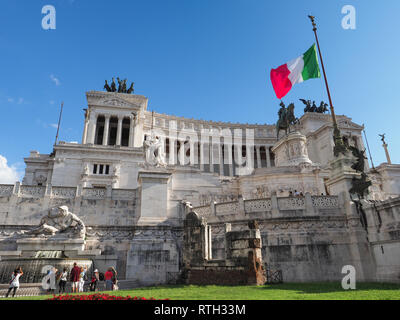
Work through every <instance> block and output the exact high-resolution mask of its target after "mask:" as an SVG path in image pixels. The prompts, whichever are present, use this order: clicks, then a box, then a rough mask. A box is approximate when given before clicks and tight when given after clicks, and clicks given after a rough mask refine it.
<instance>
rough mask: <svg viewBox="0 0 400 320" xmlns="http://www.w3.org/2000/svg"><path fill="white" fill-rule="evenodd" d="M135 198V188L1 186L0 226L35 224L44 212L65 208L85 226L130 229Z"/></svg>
mask: <svg viewBox="0 0 400 320" xmlns="http://www.w3.org/2000/svg"><path fill="white" fill-rule="evenodd" d="M137 197H138V195H137V190H135V189H131V190H128V189H111V188H107V189H105V188H98V189H97V188H81V187H79V186H78V187H75V188H73V187H56V186H51V185H50V184H48V185H47V186H28V185H20V184H19V183H17V184H16V185H15V186H12V185H2V186H0V225H25V226H30V225H37V224H38V223H39V222H40V219H41V217H42V216H43V215H44V214H45V211H46V210H48V209H49V208H52V207H56V206H61V205H66V206H68V207H69V209H70V210H71V211H72V212H73V213H75V214H77V215H78V216H79V217H81V218H82V219H83V221H85V224H87V225H88V226H126V225H132V226H133V225H135V223H136V222H137V220H138V218H139V217H138V212H137V202H138V199H137Z"/></svg>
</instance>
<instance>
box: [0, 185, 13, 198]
mask: <svg viewBox="0 0 400 320" xmlns="http://www.w3.org/2000/svg"><path fill="white" fill-rule="evenodd" d="M13 190H14V186H13V185H11V184H10V185H5V184H3V185H0V197H10V196H11V195H12V193H13Z"/></svg>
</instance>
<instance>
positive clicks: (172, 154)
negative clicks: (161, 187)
mask: <svg viewBox="0 0 400 320" xmlns="http://www.w3.org/2000/svg"><path fill="white" fill-rule="evenodd" d="M175 143H176V140H175V139H173V138H171V137H170V138H169V156H168V158H169V159H168V160H169V164H170V165H171V166H174V165H175V164H176V163H175Z"/></svg>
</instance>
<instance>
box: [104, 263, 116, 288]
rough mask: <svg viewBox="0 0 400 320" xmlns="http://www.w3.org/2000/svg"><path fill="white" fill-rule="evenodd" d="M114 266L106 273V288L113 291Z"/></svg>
mask: <svg viewBox="0 0 400 320" xmlns="http://www.w3.org/2000/svg"><path fill="white" fill-rule="evenodd" d="M112 269H113V268H111V267H110V268H108V270H107V272H106V273H105V274H104V280H106V290H107V291H112V289H113V277H114V274H113V272H112Z"/></svg>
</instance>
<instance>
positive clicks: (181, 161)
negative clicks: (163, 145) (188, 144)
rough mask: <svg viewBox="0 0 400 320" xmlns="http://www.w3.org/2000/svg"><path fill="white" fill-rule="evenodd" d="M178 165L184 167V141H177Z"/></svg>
mask: <svg viewBox="0 0 400 320" xmlns="http://www.w3.org/2000/svg"><path fill="white" fill-rule="evenodd" d="M179 164H180V165H181V166H184V165H185V141H184V140H179Z"/></svg>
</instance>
